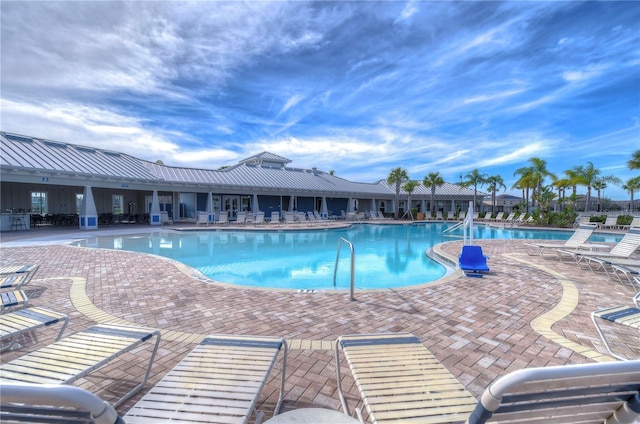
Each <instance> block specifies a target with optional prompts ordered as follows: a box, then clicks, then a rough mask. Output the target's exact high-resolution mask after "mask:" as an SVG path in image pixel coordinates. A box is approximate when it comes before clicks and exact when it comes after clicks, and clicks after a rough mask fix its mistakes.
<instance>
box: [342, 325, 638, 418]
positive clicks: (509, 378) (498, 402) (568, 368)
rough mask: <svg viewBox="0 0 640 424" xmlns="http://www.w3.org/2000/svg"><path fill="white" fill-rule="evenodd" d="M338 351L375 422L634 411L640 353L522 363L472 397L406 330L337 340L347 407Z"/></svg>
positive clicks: (630, 413)
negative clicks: (591, 359)
mask: <svg viewBox="0 0 640 424" xmlns="http://www.w3.org/2000/svg"><path fill="white" fill-rule="evenodd" d="M340 351H342V353H343V354H344V356H345V358H346V360H347V364H348V366H349V368H350V369H351V372H352V375H353V378H354V380H355V385H356V387H357V388H358V390H359V391H360V395H361V398H362V403H363V405H364V408H365V410H366V412H367V413H368V420H369V422H373V423H391V422H416V423H449V422H464V421H465V420H466V422H467V423H471V424H481V423H485V422H491V423H494V422H497V423H527V424H534V423H571V424H574V423H578V422H579V423H604V422H607V423H633V422H634V420H636V419H638V418H639V417H640V414H639V411H640V393H639V391H640V372H639V370H640V360H634V361H622V362H604V363H590V364H577V365H564V366H554V367H542V368H529V369H521V370H517V371H514V372H511V373H509V374H507V375H505V376H503V377H500V378H498V379H497V380H496V381H495V382H493V383H492V384H491V385H490V386H489V387H488V388H487V389H486V390H485V392H484V393H483V394H482V396H481V397H480V400H479V401H476V399H475V398H474V397H473V396H471V394H470V393H468V392H467V391H466V390H465V388H464V387H463V386H462V385H461V384H460V383H459V382H458V380H457V379H456V378H455V377H453V375H451V374H450V373H449V372H448V371H447V369H446V368H444V366H442V365H441V364H440V362H439V361H438V360H437V359H436V358H435V357H433V355H431V353H430V352H429V350H428V349H427V348H426V347H424V345H423V344H422V343H420V341H419V340H418V339H417V338H416V337H415V336H413V335H412V334H410V333H387V334H375V335H349V336H342V337H339V338H338V339H337V340H336V355H335V356H336V370H337V386H338V394H339V396H340V401H341V403H342V408H343V410H344V411H345V413H347V414H348V413H349V412H348V408H347V405H346V399H345V397H344V395H343V393H342V388H341V385H342V377H341V374H340ZM356 412H357V413H358V415H359V417H360V418H361V414H360V413H359V411H358V410H356ZM361 421H362V422H364V420H362V419H361Z"/></svg>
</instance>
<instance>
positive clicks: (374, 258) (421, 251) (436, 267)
mask: <svg viewBox="0 0 640 424" xmlns="http://www.w3.org/2000/svg"><path fill="white" fill-rule="evenodd" d="M451 225H453V224H450V223H427V224H424V223H421V224H413V225H371V224H364V225H354V226H352V227H350V228H344V229H317V230H309V231H280V232H274V231H240V230H239V231H229V230H225V231H206V230H205V231H182V232H180V231H172V230H159V231H154V232H151V233H145V234H137V235H125V236H104V237H97V238H91V239H87V240H83V241H80V242H77V243H76V244H77V245H79V246H84V247H97V248H105V249H117V250H126V251H132V252H142V253H150V254H155V255H160V256H164V257H167V258H170V259H174V260H177V261H179V262H182V263H184V264H186V265H189V266H191V267H193V268H195V269H197V270H199V271H200V272H202V273H203V274H204V275H206V276H207V277H209V278H211V279H213V280H216V281H221V282H225V283H231V284H237V285H243V286H254V287H271V288H286V289H302V290H311V289H315V290H322V289H323V290H333V289H347V290H348V289H349V287H350V278H351V275H350V267H351V259H350V250H349V246H348V245H346V244H344V243H342V245H341V248H340V257H339V262H338V272H337V277H336V284H335V286H334V280H333V277H334V269H335V263H336V254H337V251H338V241H339V239H340V238H341V237H343V238H345V239H347V240H349V241H350V242H351V243H352V244H353V246H354V250H355V273H354V275H355V278H354V280H355V286H356V289H376V288H392V287H402V286H409V285H415V284H421V283H426V282H430V281H434V280H437V279H439V278H440V277H442V276H443V275H445V273H446V269H445V268H444V267H443V266H442V265H440V264H438V263H437V262H435V261H433V260H431V259H430V258H428V257H427V256H426V255H425V252H426V251H427V250H428V249H429V248H430V247H432V246H433V245H435V244H438V243H441V242H442V241H443V239H442V231H443V230H444V229H446V228H447V227H448V226H451ZM474 229H475V235H474V237H475V238H477V239H480V238H501V239H547V240H566V239H567V238H569V236H570V235H571V234H572V232H571V231H538V230H522V229H498V228H490V227H486V226H483V225H478V226H476V227H474ZM460 231H461V230H460ZM459 234H460V235H461V234H462V232H460V233H459ZM447 240H450V239H447ZM617 240H619V237H616V236H615V235H605V234H594V235H593V237H592V238H591V241H592V242H614V241H617Z"/></svg>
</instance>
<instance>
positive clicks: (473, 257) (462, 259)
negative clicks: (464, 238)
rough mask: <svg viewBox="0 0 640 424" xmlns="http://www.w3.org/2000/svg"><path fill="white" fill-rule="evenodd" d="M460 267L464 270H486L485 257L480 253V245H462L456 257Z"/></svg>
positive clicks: (487, 269) (487, 268)
mask: <svg viewBox="0 0 640 424" xmlns="http://www.w3.org/2000/svg"><path fill="white" fill-rule="evenodd" d="M458 264H459V265H460V269H461V270H462V271H465V272H487V271H489V266H488V265H487V257H486V256H484V255H483V254H482V247H480V246H462V252H461V253H460V256H459V257H458Z"/></svg>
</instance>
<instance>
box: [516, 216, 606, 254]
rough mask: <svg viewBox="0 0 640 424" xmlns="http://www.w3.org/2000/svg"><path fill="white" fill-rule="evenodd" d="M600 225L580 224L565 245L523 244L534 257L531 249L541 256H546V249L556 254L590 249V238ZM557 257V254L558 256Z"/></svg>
mask: <svg viewBox="0 0 640 424" xmlns="http://www.w3.org/2000/svg"><path fill="white" fill-rule="evenodd" d="M597 226H598V224H596V223H593V224H580V225H579V226H578V228H576V230H575V231H574V232H573V234H571V237H569V239H568V240H566V241H565V242H564V243H523V246H524V249H525V251H526V252H527V254H528V255H530V256H533V255H532V253H531V250H530V249H531V248H533V249H534V252H535V253H536V254H537V255H539V256H544V251H545V249H553V252H554V253H555V252H556V250H557V249H563V248H569V249H579V248H581V247H583V248H587V249H588V248H589V246H590V245H589V244H587V243H588V241H589V237H591V235H592V234H593V232H594V231H595V229H596V228H597ZM596 246H597V247H601V248H604V247H607V246H604V245H596ZM556 255H557V254H556Z"/></svg>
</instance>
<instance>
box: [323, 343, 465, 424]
mask: <svg viewBox="0 0 640 424" xmlns="http://www.w3.org/2000/svg"><path fill="white" fill-rule="evenodd" d="M341 352H342V354H343V355H344V357H345V359H346V361H347V364H348V365H349V368H350V369H351V373H352V375H353V378H354V379H355V382H356V386H357V387H358V389H359V390H360V395H361V397H362V402H363V404H364V408H365V409H366V412H367V413H368V415H369V422H373V423H384V422H402V421H403V420H407V421H408V420H412V421H413V422H454V421H464V419H465V418H466V417H467V416H468V415H469V413H470V412H471V411H472V410H473V407H474V405H475V404H476V399H475V398H474V397H473V396H472V395H471V394H470V393H469V392H468V391H467V390H466V389H465V388H464V386H463V385H462V384H460V382H459V381H458V380H457V379H456V378H455V377H454V376H453V375H452V374H450V373H449V372H448V371H447V369H446V368H445V367H444V366H442V364H440V362H439V361H438V360H437V359H436V358H435V357H434V356H433V354H432V353H431V352H430V351H429V350H428V349H427V348H426V347H425V346H424V345H423V344H422V343H421V342H420V340H418V339H417V338H416V337H415V336H414V335H413V334H411V333H385V334H354V335H345V336H341V337H339V338H338V339H337V340H336V343H335V359H336V373H337V376H336V377H337V384H338V395H339V397H340V402H341V404H342V409H343V411H344V412H345V413H346V414H349V407H348V405H347V400H346V398H345V396H344V393H343V390H342V380H343V379H342V376H341V371H340V368H341V367H340V362H341V358H340V353H341ZM356 412H357V413H358V414H359V411H356ZM436 417H437V418H439V419H440V421H433V420H434V419H435V418H436ZM430 420H432V421H430Z"/></svg>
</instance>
